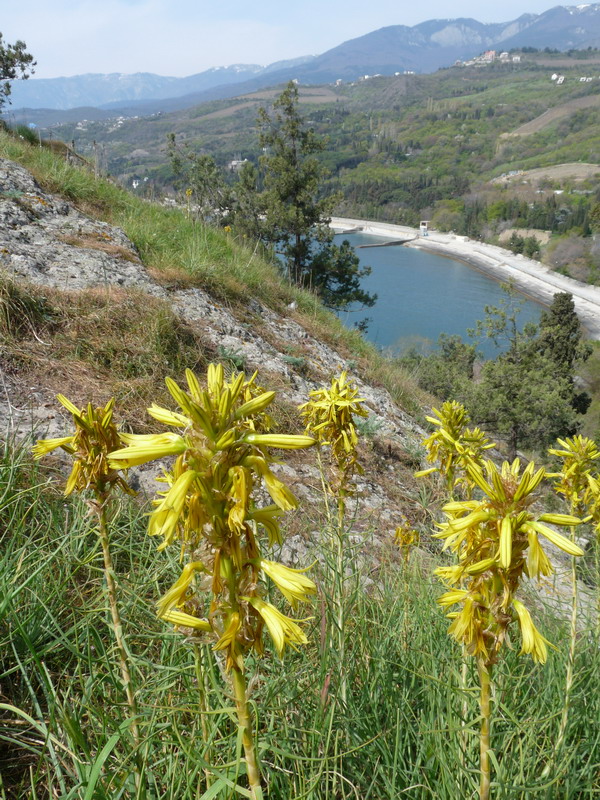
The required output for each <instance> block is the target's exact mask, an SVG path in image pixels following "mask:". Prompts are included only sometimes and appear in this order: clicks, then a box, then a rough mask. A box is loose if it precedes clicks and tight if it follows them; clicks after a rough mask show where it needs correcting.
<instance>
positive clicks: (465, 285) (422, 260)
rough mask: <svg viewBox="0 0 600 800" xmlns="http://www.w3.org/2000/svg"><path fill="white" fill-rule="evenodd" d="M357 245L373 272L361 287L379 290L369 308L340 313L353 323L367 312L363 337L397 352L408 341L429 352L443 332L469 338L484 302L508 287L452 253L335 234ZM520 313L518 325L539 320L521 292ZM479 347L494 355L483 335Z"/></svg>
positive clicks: (338, 239) (500, 297)
mask: <svg viewBox="0 0 600 800" xmlns="http://www.w3.org/2000/svg"><path fill="white" fill-rule="evenodd" d="M343 239H348V241H349V242H350V243H351V244H352V245H353V246H354V247H355V248H356V253H357V255H358V256H359V258H360V262H361V266H370V267H371V268H372V272H371V274H370V275H369V276H367V277H366V278H363V280H362V284H361V285H362V288H363V289H365V290H366V291H368V292H370V293H371V294H374V293H376V294H377V295H378V299H377V302H376V303H375V305H374V306H373V307H372V308H360V307H359V306H353V307H352V309H351V310H350V311H347V312H342V313H341V314H340V317H341V319H342V320H343V322H344V323H345V324H346V325H348V326H349V327H352V326H353V325H354V323H355V322H359V321H360V320H361V319H364V318H365V317H369V318H370V322H369V327H368V329H367V333H366V338H367V339H369V340H370V341H371V342H373V343H374V344H376V345H377V346H378V347H380V348H381V349H382V350H384V351H387V352H389V353H390V354H392V355H399V354H401V353H403V352H405V351H406V350H407V349H409V348H411V347H416V348H417V349H418V350H419V351H420V352H424V353H427V352H431V350H432V349H434V348H435V346H436V343H437V339H438V337H439V335H440V334H441V333H447V334H458V335H460V336H462V338H463V339H465V340H467V341H468V338H467V330H468V329H469V328H474V327H475V324H476V322H477V320H479V319H483V318H484V316H485V310H484V309H485V306H486V305H491V306H499V305H500V303H501V301H502V300H503V299H506V293H505V292H504V291H503V289H502V286H501V284H500V283H497V282H496V281H494V280H492V279H491V278H488V277H487V276H486V275H484V274H483V273H481V272H478V271H477V270H476V269H473V268H472V267H469V266H467V265H466V264H464V263H463V262H461V261H455V260H454V259H452V258H446V257H444V256H439V255H434V254H433V253H429V252H427V251H425V250H418V249H416V248H414V247H403V246H390V247H367V248H361V247H358V246H359V245H365V244H369V245H372V244H381V243H383V242H384V241H386V239H385V238H384V237H381V236H368V235H366V234H362V233H355V234H343V235H340V236H336V239H335V241H336V243H340V242H341V241H342V240H343ZM519 300H520V301H522V306H521V310H520V312H519V315H518V325H519V328H520V329H522V328H523V326H524V325H525V324H526V323H527V322H538V321H539V317H540V312H541V310H542V306H541V305H539V304H538V303H535V302H533V301H532V300H529V299H527V298H525V297H522V296H519ZM478 349H479V351H480V352H481V353H482V354H483V355H484V357H487V358H490V357H494V356H495V355H496V354H497V352H498V348H496V347H495V345H494V344H493V342H491V341H489V340H486V339H482V340H481V341H480V342H479V348H478Z"/></svg>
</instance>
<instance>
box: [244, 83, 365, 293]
mask: <svg viewBox="0 0 600 800" xmlns="http://www.w3.org/2000/svg"><path fill="white" fill-rule="evenodd" d="M258 125H259V129H260V134H259V142H260V146H261V147H262V148H263V152H264V155H263V156H262V157H261V159H260V163H261V168H262V170H263V172H264V193H263V197H264V201H265V202H264V208H265V226H264V231H263V239H264V240H265V241H266V242H268V243H270V244H271V245H272V246H273V247H274V248H275V250H276V252H277V254H278V255H279V256H280V258H281V262H282V265H283V270H284V271H285V273H286V274H287V276H288V277H289V279H290V280H291V281H292V282H293V283H295V284H297V285H298V286H304V287H307V288H312V289H314V290H315V291H316V292H317V293H318V294H319V295H320V296H321V298H322V300H323V302H324V303H325V304H326V305H328V306H330V307H332V308H343V307H345V306H347V305H349V304H350V303H353V302H360V303H362V304H363V305H365V306H372V305H373V304H374V303H375V300H376V297H375V296H372V295H370V294H369V293H368V292H365V291H364V290H362V289H361V288H360V280H361V278H362V277H364V276H365V275H368V274H369V273H370V271H371V270H370V268H369V267H363V268H361V267H360V266H359V259H358V256H356V254H355V253H354V252H353V250H352V248H351V246H350V244H349V243H348V242H343V243H342V244H341V245H340V246H337V245H335V244H334V243H333V233H332V231H331V229H330V228H329V222H330V216H331V212H332V210H333V207H334V205H335V202H336V200H337V198H336V197H332V196H330V197H325V198H324V197H320V196H319V191H320V187H321V184H322V181H323V179H324V177H325V170H324V168H323V167H322V166H321V164H320V163H319V161H318V159H317V158H316V155H315V154H317V153H319V152H321V151H322V150H323V149H324V147H325V144H324V142H323V140H322V139H320V138H319V137H318V136H317V135H316V134H315V132H314V130H313V129H312V128H309V127H307V126H306V125H305V123H304V120H303V118H302V116H301V114H300V113H299V111H298V89H297V87H296V85H295V84H294V83H293V82H292V81H290V83H289V84H288V85H287V87H286V88H285V90H284V91H283V92H282V94H281V95H280V96H279V97H278V98H277V100H276V101H275V102H274V104H273V108H272V110H271V112H270V113H269V112H267V111H266V110H265V109H261V110H260V112H259V116H258Z"/></svg>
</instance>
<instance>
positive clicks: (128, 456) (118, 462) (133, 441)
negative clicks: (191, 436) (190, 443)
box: [109, 433, 187, 469]
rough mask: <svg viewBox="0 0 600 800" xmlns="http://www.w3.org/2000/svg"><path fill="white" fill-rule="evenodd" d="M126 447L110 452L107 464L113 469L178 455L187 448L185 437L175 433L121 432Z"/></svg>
mask: <svg viewBox="0 0 600 800" xmlns="http://www.w3.org/2000/svg"><path fill="white" fill-rule="evenodd" d="M121 439H122V440H123V442H125V444H127V445H128V446H127V447H124V448H122V449H121V450H114V451H113V452H112V453H111V454H110V458H109V464H110V466H111V467H113V468H114V469H126V468H129V467H136V466H139V465H140V464H147V463H148V461H154V460H156V459H157V458H165V456H174V455H179V454H180V453H183V452H185V450H186V449H187V443H186V441H185V439H183V438H182V437H181V436H179V435H178V434H176V433H161V434H157V435H136V434H125V433H122V434H121Z"/></svg>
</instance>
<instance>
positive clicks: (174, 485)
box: [111, 364, 316, 800]
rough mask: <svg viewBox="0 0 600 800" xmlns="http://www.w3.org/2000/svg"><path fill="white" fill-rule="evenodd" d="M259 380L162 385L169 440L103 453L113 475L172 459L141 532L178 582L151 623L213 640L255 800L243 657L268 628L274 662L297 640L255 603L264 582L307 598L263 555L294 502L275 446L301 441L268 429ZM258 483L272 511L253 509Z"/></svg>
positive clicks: (294, 631)
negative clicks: (277, 467) (171, 559)
mask: <svg viewBox="0 0 600 800" xmlns="http://www.w3.org/2000/svg"><path fill="white" fill-rule="evenodd" d="M256 377H257V375H256V373H255V374H254V375H253V376H252V377H251V378H250V379H246V376H245V375H244V374H243V373H237V374H233V375H232V376H231V377H230V378H229V379H226V377H225V373H224V370H223V367H222V365H217V364H211V365H210V366H209V368H208V374H207V380H206V385H205V386H203V385H201V384H200V382H199V380H198V378H197V377H196V375H194V373H193V372H191V370H186V381H187V391H186V390H184V389H182V388H181V387H180V386H179V385H178V384H177V383H175V381H174V380H172V379H171V378H167V379H166V384H167V388H168V390H169V392H170V394H171V396H172V397H173V399H174V400H175V402H176V403H177V405H178V406H179V408H180V411H177V412H174V411H171V410H169V409H166V408H161V407H159V406H156V405H153V406H152V407H151V408H149V409H148V411H149V413H150V415H151V416H152V417H154V418H155V419H156V420H158V421H159V422H161V423H163V424H166V425H169V426H171V427H174V428H175V429H176V430H177V431H178V432H177V433H175V432H169V433H163V434H158V435H149V436H135V435H123V436H122V437H121V438H122V441H123V443H124V444H125V445H126V447H124V448H122V449H121V450H117V451H116V452H113V453H112V454H111V464H112V465H113V466H114V467H115V468H118V467H121V466H129V465H133V464H143V463H146V462H148V461H152V460H153V459H155V458H159V457H162V456H164V455H166V454H170V455H174V456H175V457H176V458H175V463H174V465H173V467H172V468H171V469H170V470H168V471H165V473H164V475H163V477H162V479H161V480H162V481H163V483H165V484H166V488H165V489H164V490H163V491H161V492H159V493H158V496H157V498H156V500H155V501H154V503H155V508H154V512H153V513H152V514H151V516H150V522H149V525H148V533H149V534H150V535H152V536H157V537H159V538H160V539H162V541H161V543H160V544H159V546H158V549H159V550H163V549H165V548H167V547H170V546H171V545H175V546H176V547H177V550H178V552H179V555H180V559H181V561H182V562H184V566H183V568H182V571H181V575H180V576H179V578H178V579H177V580H176V581H175V583H174V584H173V585H172V586H171V587H170V588H169V589H168V590H167V591H166V592H165V593H164V594H163V596H162V597H161V598H160V600H159V601H158V604H157V611H158V616H159V617H160V618H161V619H163V620H164V621H166V622H170V623H172V624H173V625H174V626H175V628H176V629H177V630H180V631H181V632H182V633H184V634H185V635H186V636H187V637H188V639H189V640H191V641H192V642H194V643H195V644H197V645H199V644H201V643H203V642H207V643H210V644H211V645H212V649H213V651H215V653H216V654H218V655H220V656H223V658H224V669H225V673H226V674H227V675H228V676H229V680H230V682H231V687H232V691H233V694H234V696H235V702H236V709H237V714H238V723H239V725H240V729H241V730H242V742H243V748H244V756H245V761H246V771H247V776H248V783H249V786H250V791H251V793H252V794H251V796H252V798H254V800H261V799H262V789H261V779H260V767H259V763H258V758H257V748H256V744H255V741H254V729H253V725H252V723H251V718H250V713H249V707H248V699H249V698H248V693H247V679H246V666H245V656H246V655H247V654H249V653H250V652H252V651H255V652H256V653H257V654H258V655H262V653H263V650H264V644H263V630H264V628H265V627H266V629H267V630H268V632H269V634H270V636H271V639H272V640H273V643H274V646H275V649H276V651H277V653H278V654H279V656H282V655H283V652H284V649H285V647H286V645H288V644H289V645H290V646H291V647H295V646H297V645H300V644H305V643H306V642H307V638H306V636H305V634H304V632H303V631H302V629H301V627H300V626H299V625H298V624H297V623H296V622H295V621H294V620H293V619H291V618H290V617H288V616H286V615H285V614H283V613H282V612H280V611H279V610H278V609H277V608H276V607H275V606H274V605H272V604H271V603H269V602H267V601H266V600H264V599H263V598H264V595H265V594H266V583H267V581H268V580H270V581H272V582H273V583H274V584H275V586H276V587H277V588H278V589H279V590H280V591H281V593H282V595H283V596H284V597H285V598H286V599H287V600H288V601H289V602H290V604H291V606H292V607H293V608H296V607H297V604H298V603H299V602H307V601H310V599H311V597H312V595H314V594H315V593H316V586H315V584H314V583H313V582H312V581H311V580H310V579H309V578H308V577H307V576H306V575H305V574H304V570H297V569H292V568H290V567H287V566H285V565H283V564H280V563H278V562H275V561H271V560H269V559H266V558H264V556H263V554H262V552H261V545H260V540H259V533H260V532H261V531H264V532H265V533H266V535H267V538H268V542H269V545H271V546H272V545H275V544H281V541H282V538H281V532H280V528H279V518H280V517H281V516H282V514H283V513H284V512H286V511H288V510H290V509H293V508H295V507H296V506H297V500H296V498H295V497H294V495H293V494H292V492H291V491H290V490H289V489H288V487H287V486H286V485H285V484H284V483H282V482H281V481H280V480H279V479H278V478H277V477H276V475H275V474H274V473H273V472H272V470H271V468H270V465H271V464H272V463H273V462H274V461H275V459H274V457H273V456H272V455H271V453H270V450H271V449H272V448H278V449H283V450H289V449H303V448H306V447H310V446H312V445H313V444H315V440H314V439H313V438H312V437H310V436H294V435H290V434H279V433H273V432H272V431H271V428H272V420H271V418H270V417H269V416H268V414H267V411H266V410H267V408H268V406H269V405H270V404H271V403H272V401H273V399H274V397H275V393H274V392H265V391H264V390H263V389H261V388H260V386H258V384H257V383H256ZM261 484H263V485H264V487H265V488H266V490H267V492H268V493H269V495H270V496H271V499H272V501H273V504H272V505H268V506H263V507H259V506H257V505H256V502H255V499H254V494H255V489H256V488H258V486H259V485H261Z"/></svg>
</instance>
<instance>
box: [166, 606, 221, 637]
mask: <svg viewBox="0 0 600 800" xmlns="http://www.w3.org/2000/svg"><path fill="white" fill-rule="evenodd" d="M161 619H164V620H165V622H171V623H172V624H173V625H175V627H177V628H193V629H194V630H197V631H206V632H209V631H211V630H212V628H211V625H210V622H208V620H206V619H199V618H198V617H193V616H192V615H191V614H186V613H185V611H177V610H176V609H174V608H172V609H171V610H170V611H165V613H164V615H163V616H162V617H161Z"/></svg>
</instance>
